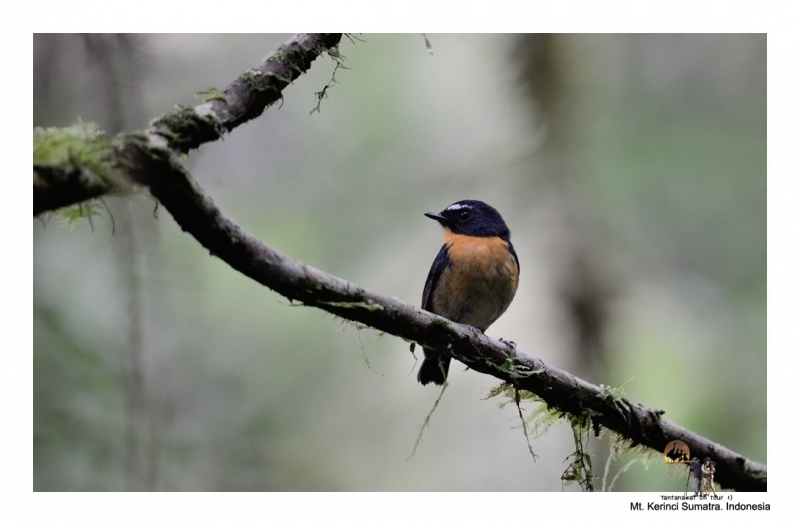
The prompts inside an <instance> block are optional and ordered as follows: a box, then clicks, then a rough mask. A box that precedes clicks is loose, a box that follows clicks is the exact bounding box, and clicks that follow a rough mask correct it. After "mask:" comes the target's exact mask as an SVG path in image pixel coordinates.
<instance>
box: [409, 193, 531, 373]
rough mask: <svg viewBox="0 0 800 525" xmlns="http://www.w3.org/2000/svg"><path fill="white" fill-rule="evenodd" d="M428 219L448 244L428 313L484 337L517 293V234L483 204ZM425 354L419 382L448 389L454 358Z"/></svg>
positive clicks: (465, 203) (434, 268) (437, 264)
mask: <svg viewBox="0 0 800 525" xmlns="http://www.w3.org/2000/svg"><path fill="white" fill-rule="evenodd" d="M425 216H426V217H429V218H431V219H433V220H435V221H437V222H438V223H439V224H440V225H441V226H442V231H443V233H444V244H443V245H442V247H441V249H440V250H439V254H438V255H437V256H436V258H435V259H434V260H433V264H432V265H431V269H430V271H429V272H428V278H427V280H426V281H425V288H424V289H423V292H422V309H423V310H427V311H428V312H431V313H434V314H437V315H440V316H442V317H445V318H447V319H450V320H451V321H455V322H457V323H462V324H466V325H469V326H472V327H474V328H475V329H477V330H479V331H480V332H481V333H483V332H484V331H485V330H486V329H488V328H489V326H491V324H492V323H494V322H495V321H497V319H498V318H499V317H500V316H501V315H503V313H504V312H505V311H506V310H507V309H508V307H509V305H510V304H511V301H512V300H513V299H514V296H515V295H516V293H517V286H518V284H519V257H517V252H516V251H514V245H512V244H511V231H510V230H509V229H508V226H506V223H505V221H504V220H503V217H501V216H500V213H499V212H498V211H497V210H496V209H494V208H493V207H491V206H489V205H488V204H486V203H485V202H482V201H478V200H461V201H458V202H455V203H453V204H451V205H450V206H448V207H447V208H445V209H444V210H442V211H441V212H439V213H433V212H428V213H425ZM413 348H414V347H413V345H412V347H411V349H412V351H413ZM422 350H423V352H424V354H425V359H424V360H423V361H422V366H421V367H420V369H419V373H418V374H417V380H418V381H419V382H420V383H422V384H423V385H427V384H428V383H434V384H436V385H443V384H444V382H445V380H446V379H447V373H448V370H449V369H450V357H449V356H445V355H442V354H441V353H440V352H438V351H436V350H434V349H431V348H424V347H423V349H422Z"/></svg>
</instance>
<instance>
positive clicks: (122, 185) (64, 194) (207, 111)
mask: <svg viewBox="0 0 800 525" xmlns="http://www.w3.org/2000/svg"><path fill="white" fill-rule="evenodd" d="M341 38H342V35H341V34H339V33H321V34H306V33H300V34H297V35H294V36H293V37H292V38H290V39H289V41H288V42H286V43H285V44H283V45H282V46H281V47H279V48H278V49H277V50H276V51H275V52H274V53H271V54H270V55H269V56H268V57H267V58H265V59H264V61H263V62H262V63H261V65H260V66H259V67H257V68H253V69H250V70H249V71H246V72H244V73H242V74H241V75H239V77H238V78H237V79H236V80H234V81H233V82H231V83H230V85H228V87H226V88H225V89H224V90H222V91H219V90H216V89H214V88H212V89H210V90H206V91H204V92H202V97H203V100H205V102H203V103H202V104H200V105H198V106H195V107H179V108H178V109H177V111H174V112H173V113H170V114H168V115H164V116H163V117H160V118H157V119H155V120H154V121H153V122H152V124H151V126H150V127H149V128H148V129H146V130H144V131H142V132H137V133H135V134H128V135H120V136H118V137H115V138H113V139H110V138H107V137H104V136H103V135H102V134H101V133H100V132H99V131H98V130H97V129H96V128H93V127H91V126H90V125H86V124H83V123H79V124H78V125H76V126H73V127H72V128H67V129H36V130H34V134H33V140H34V152H33V215H34V216H37V215H39V214H41V213H43V212H46V211H52V210H57V209H59V208H62V207H65V206H70V205H73V204H78V203H80V202H83V201H86V200H89V199H93V198H95V197H99V196H101V195H105V194H107V193H119V192H120V191H124V190H126V189H128V188H130V187H131V186H132V183H140V184H141V183H142V181H141V180H137V179H135V178H132V177H130V173H128V171H129V170H128V169H127V168H129V167H130V166H129V164H128V163H129V160H130V159H127V158H125V155H124V154H123V152H124V151H129V149H130V148H129V146H130V143H131V142H132V141H139V140H141V139H142V138H144V139H145V141H147V142H155V143H158V144H159V145H162V146H166V148H168V149H171V150H173V151H175V152H179V153H187V152H188V151H189V150H191V149H195V148H197V147H199V146H200V145H202V144H204V143H206V142H211V141H214V140H217V139H218V138H220V137H221V136H222V135H223V134H224V133H226V132H228V131H231V130H232V129H234V128H235V127H237V126H239V125H240V124H243V123H245V122H247V121H248V120H251V119H254V118H255V117H257V116H259V115H261V114H262V113H263V112H264V110H265V109H267V108H268V107H269V106H270V105H272V104H274V103H275V102H277V101H279V100H281V99H282V97H283V95H282V92H283V89H284V88H285V87H286V86H287V85H289V84H290V83H291V82H293V81H294V80H295V79H296V78H297V77H299V76H300V75H302V74H303V73H305V72H306V71H308V69H309V68H310V67H311V63H312V62H313V61H314V60H315V59H316V58H317V57H318V56H319V55H320V54H322V53H324V52H333V53H334V55H335V56H338V52H336V47H337V46H338V45H339V41H340V40H341ZM209 93H210V94H211V95H209Z"/></svg>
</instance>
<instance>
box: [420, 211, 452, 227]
mask: <svg viewBox="0 0 800 525" xmlns="http://www.w3.org/2000/svg"><path fill="white" fill-rule="evenodd" d="M425 216H426V217H428V218H429V219H433V220H435V221H436V222H438V223H439V224H441V225H442V226H447V218H446V217H445V216H444V215H442V214H441V213H433V212H430V211H429V212H428V213H426V214H425Z"/></svg>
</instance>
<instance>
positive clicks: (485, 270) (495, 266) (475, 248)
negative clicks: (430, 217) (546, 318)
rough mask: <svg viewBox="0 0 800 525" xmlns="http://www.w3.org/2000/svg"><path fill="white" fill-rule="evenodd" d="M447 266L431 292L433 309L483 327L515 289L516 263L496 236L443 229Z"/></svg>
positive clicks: (494, 319) (491, 320)
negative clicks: (473, 234)
mask: <svg viewBox="0 0 800 525" xmlns="http://www.w3.org/2000/svg"><path fill="white" fill-rule="evenodd" d="M444 241H445V244H446V245H448V249H447V256H448V259H449V264H448V266H447V267H446V268H445V269H444V270H443V271H442V275H441V277H440V280H439V283H438V286H436V290H435V291H434V293H433V297H432V299H433V301H432V306H433V311H434V313H437V314H439V315H441V316H443V317H447V318H448V319H452V320H453V321H456V322H459V323H465V324H469V325H471V326H474V327H476V328H478V329H480V330H486V329H487V328H489V325H491V324H492V323H494V322H495V321H496V320H497V318H498V317H500V316H501V315H502V314H503V312H505V311H506V309H507V308H508V306H509V304H511V301H512V299H513V298H514V295H515V294H516V293H517V285H518V280H519V266H518V265H517V261H516V259H515V258H514V255H513V254H512V253H511V251H510V250H509V243H508V242H507V241H504V240H503V239H501V238H499V237H469V236H466V235H456V234H454V233H452V232H451V231H450V230H449V229H445V230H444Z"/></svg>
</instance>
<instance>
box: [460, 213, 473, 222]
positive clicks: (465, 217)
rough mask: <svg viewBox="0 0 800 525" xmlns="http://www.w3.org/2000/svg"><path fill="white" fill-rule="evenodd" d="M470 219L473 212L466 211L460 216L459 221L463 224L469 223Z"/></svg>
mask: <svg viewBox="0 0 800 525" xmlns="http://www.w3.org/2000/svg"><path fill="white" fill-rule="evenodd" d="M470 217H472V212H470V211H469V210H464V211H462V212H461V213H459V214H458V220H459V221H461V222H466V221H468V220H469V219H470Z"/></svg>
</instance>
